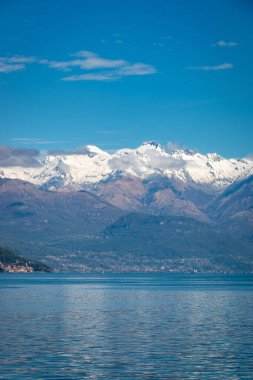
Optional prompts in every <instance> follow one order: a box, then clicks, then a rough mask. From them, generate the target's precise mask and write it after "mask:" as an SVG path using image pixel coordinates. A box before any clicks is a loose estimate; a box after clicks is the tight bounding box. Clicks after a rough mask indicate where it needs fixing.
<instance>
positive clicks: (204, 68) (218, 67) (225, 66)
mask: <svg viewBox="0 0 253 380" xmlns="http://www.w3.org/2000/svg"><path fill="white" fill-rule="evenodd" d="M233 68H234V65H233V64H232V63H222V64H221V65H213V66H190V67H189V69H191V70H200V71H220V70H229V69H233Z"/></svg>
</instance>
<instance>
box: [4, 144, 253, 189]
mask: <svg viewBox="0 0 253 380" xmlns="http://www.w3.org/2000/svg"><path fill="white" fill-rule="evenodd" d="M0 170H1V174H0V176H1V177H3V178H4V177H8V178H18V179H23V180H26V181H30V182H33V183H36V184H39V185H45V184H47V183H52V182H53V183H57V184H58V185H59V186H61V187H71V186H79V187H81V188H85V187H87V186H93V185H94V186H95V185H96V184H98V183H99V182H100V181H103V180H109V179H110V178H113V177H115V175H127V176H131V175H134V176H137V177H139V178H142V179H144V178H148V177H150V176H153V175H156V176H165V177H169V178H177V179H180V180H181V181H184V182H189V181H190V182H192V183H195V184H198V185H199V186H210V187H212V188H214V189H218V190H219V189H223V188H225V187H226V186H229V185H230V184H231V183H232V182H234V181H235V180H236V179H238V178H240V177H243V176H248V175H251V174H253V161H250V160H247V159H244V160H237V159H226V158H223V157H221V156H219V155H218V154H216V153H209V154H207V155H203V154H201V153H198V152H196V151H193V150H189V149H180V148H177V149H173V150H169V149H166V148H165V149H164V148H163V147H162V146H161V145H160V144H158V143H156V142H154V141H148V142H145V143H143V144H142V145H141V146H139V147H138V148H136V149H128V148H126V149H120V150H118V151H116V152H115V153H113V154H109V153H107V152H105V151H103V150H101V149H100V148H98V147H96V146H94V145H87V146H84V147H81V148H79V149H77V150H76V151H72V152H64V153H60V152H59V153H57V154H49V155H48V156H46V157H45V158H44V159H43V161H41V166H40V167H36V168H24V167H7V168H6V167H4V168H0Z"/></svg>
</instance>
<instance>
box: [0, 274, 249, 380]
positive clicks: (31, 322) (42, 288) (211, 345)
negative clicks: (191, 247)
mask: <svg viewBox="0 0 253 380" xmlns="http://www.w3.org/2000/svg"><path fill="white" fill-rule="evenodd" d="M0 308H1V309H0V310H1V311H0V379H4V380H8V379H18V380H22V379H66V380H70V379H71V380H72V379H108V380H109V379H129V380H130V379H173V380H176V379H206V380H209V379H210V380H212V379H226V380H230V379H231V380H233V379H236V380H239V379H253V276H252V275H196V274H192V275H181V274H143V275H138V274H134V275H116V274H112V275H87V274H82V275H80V274H1V275H0Z"/></svg>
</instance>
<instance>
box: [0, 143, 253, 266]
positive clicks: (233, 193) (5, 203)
mask: <svg viewBox="0 0 253 380" xmlns="http://www.w3.org/2000/svg"><path fill="white" fill-rule="evenodd" d="M0 177H2V179H0V240H1V241H2V242H3V245H5V246H7V247H9V248H11V249H13V250H14V251H15V252H16V253H19V254H26V253H27V254H28V255H29V256H30V257H32V258H34V259H39V260H40V261H42V262H44V263H47V264H49V265H50V266H51V267H53V268H58V269H59V270H82V271H90V270H97V271H107V270H110V271H113V270H120V271H125V270H141V271H146V270H166V271H169V270H173V271H174V270H175V271H187V270H190V271H194V270H195V269H196V270H198V271H204V270H205V271H235V268H237V269H238V270H240V271H251V268H252V262H253V237H252V230H253V229H252V226H253V222H252V221H253V216H252V209H253V208H252V207H253V200H252V199H253V195H252V194H253V193H252V190H253V188H252V183H253V162H252V161H251V160H246V159H244V160H238V159H225V158H223V157H221V156H219V155H217V154H207V155H202V154H200V153H197V152H194V151H191V150H182V149H174V150H168V149H165V148H162V147H161V146H160V145H159V144H156V143H153V142H150V143H144V144H143V145H141V146H140V147H139V148H137V149H122V150H119V151H117V152H115V153H113V154H109V153H107V152H104V151H102V150H100V149H99V148H97V147H94V146H87V147H84V148H82V149H80V150H79V151H78V152H69V153H55V154H49V155H48V156H46V157H44V158H43V159H42V160H41V161H40V162H39V164H38V165H37V166H35V167H31V168H29V167H26V168H24V167H13V166H12V167H3V168H2V169H1V170H0ZM185 260H186V261H185ZM203 260H204V261H203ZM161 268H163V269H161ZM187 268H188V269H187ZM252 270H253V269H252Z"/></svg>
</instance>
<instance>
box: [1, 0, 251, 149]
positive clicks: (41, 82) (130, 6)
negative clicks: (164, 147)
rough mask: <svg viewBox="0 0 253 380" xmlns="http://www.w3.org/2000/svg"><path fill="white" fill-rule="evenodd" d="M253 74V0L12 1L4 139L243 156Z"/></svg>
mask: <svg viewBox="0 0 253 380" xmlns="http://www.w3.org/2000/svg"><path fill="white" fill-rule="evenodd" d="M252 70H253V5H251V2H250V1H243V0H240V1H239V0H238V1H236V0H227V1H226V0H212V1H209V0H206V1H203V0H193V1H187V0H184V1H183V0H177V1H172V0H171V1H170V0H156V1H155V0H152V1H151V0H145V1H142V0H135V1H133V0H128V1H124V2H123V1H122V2H121V1H112V0H107V1H102V0H101V1H98V0H93V1H88V0H72V1H71V0H54V1H50V0H43V1H34V0H22V1H20V0H6V1H5V0H1V1H0V99H1V101H0V115H1V132H0V137H1V144H3V145H11V146H22V147H28V148H31V147H33V148H37V149H42V150H47V149H73V148H76V147H78V146H80V145H86V144H94V145H97V146H99V147H100V148H102V149H107V150H114V149H117V148H121V147H126V146H128V147H135V146H138V145H139V144H140V143H142V142H143V141H146V140H156V141H159V142H160V143H162V144H165V143H166V142H167V141H174V142H176V143H178V144H180V145H183V146H187V147H191V148H195V149H198V150H200V151H202V152H204V153H205V152H213V151H217V152H219V153H221V154H223V155H224V156H237V157H243V156H246V155H247V154H249V153H252V151H253V147H252V141H253V93H252V92H253V75H252Z"/></svg>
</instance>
